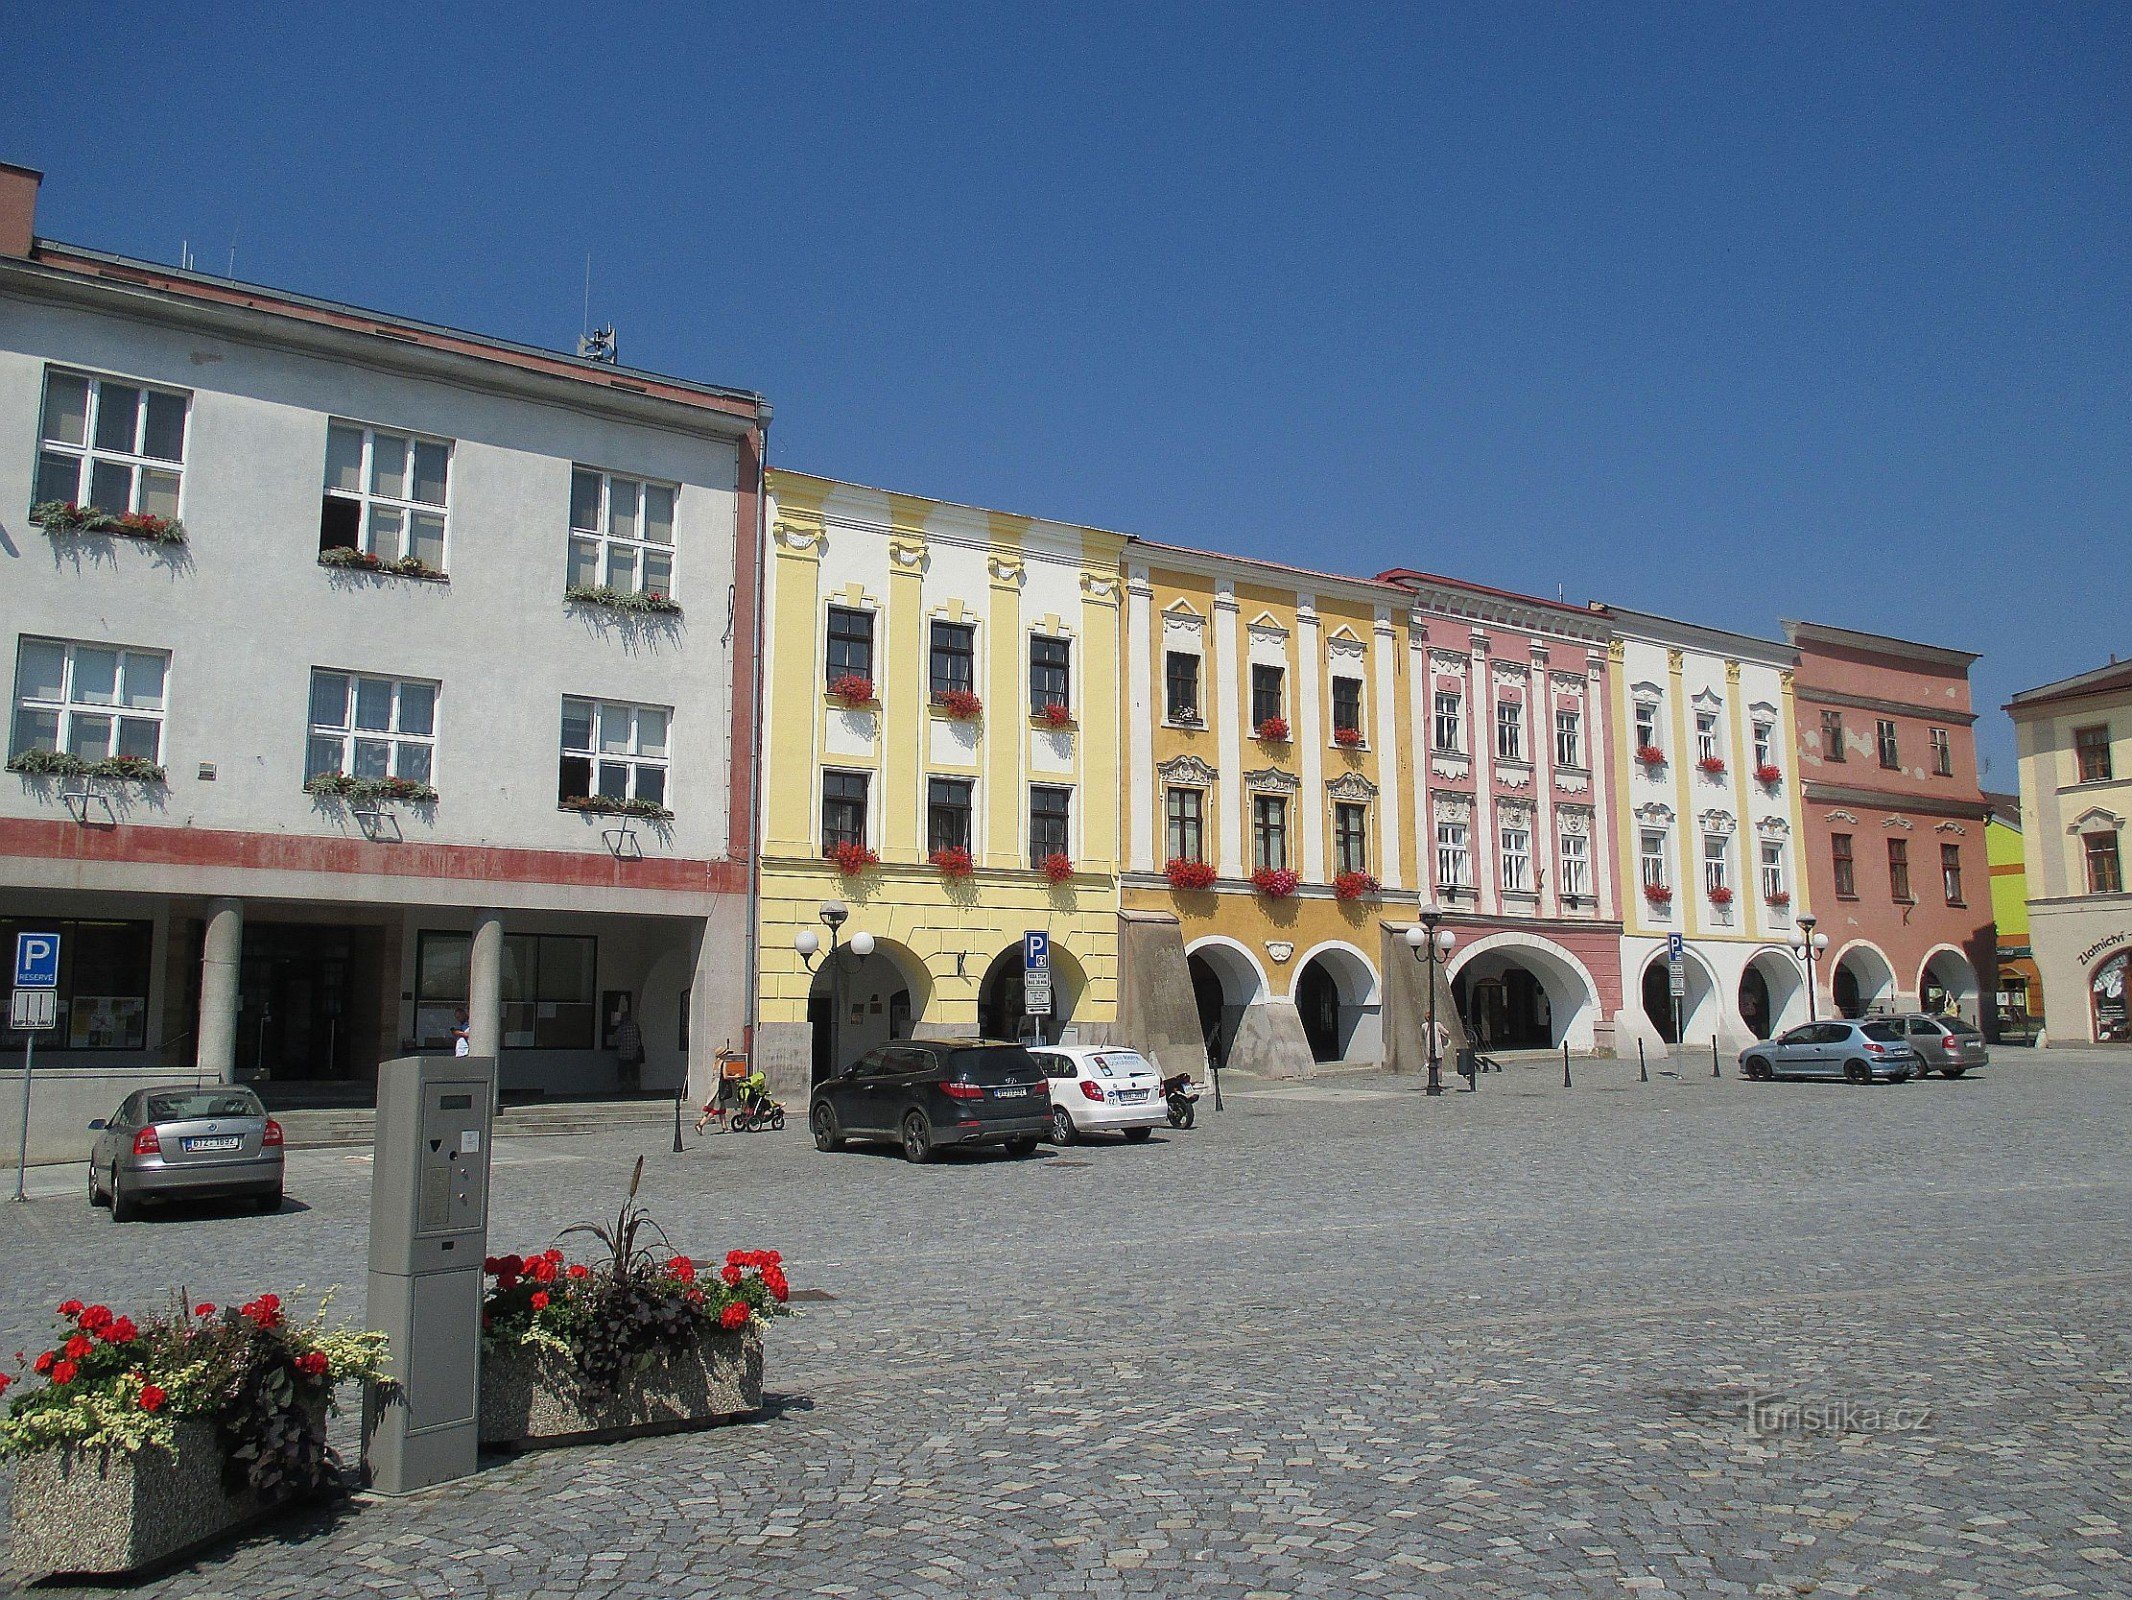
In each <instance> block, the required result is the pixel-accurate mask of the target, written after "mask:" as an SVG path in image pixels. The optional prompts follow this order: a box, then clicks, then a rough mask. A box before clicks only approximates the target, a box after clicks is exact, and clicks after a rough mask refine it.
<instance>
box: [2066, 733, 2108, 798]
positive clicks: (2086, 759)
mask: <svg viewBox="0 0 2132 1600" xmlns="http://www.w3.org/2000/svg"><path fill="white" fill-rule="evenodd" d="M2073 753H2074V755H2075V757H2076V758H2077V759H2078V761H2079V763H2080V777H2079V779H2078V781H2079V782H2081V783H2101V782H2102V781H2103V780H2105V779H2106V778H2108V777H2109V776H2110V775H2111V772H2110V728H2109V724H2107V723H2105V724H2103V725H2102V726H2101V727H2099V728H2075V729H2074V730H2073Z"/></svg>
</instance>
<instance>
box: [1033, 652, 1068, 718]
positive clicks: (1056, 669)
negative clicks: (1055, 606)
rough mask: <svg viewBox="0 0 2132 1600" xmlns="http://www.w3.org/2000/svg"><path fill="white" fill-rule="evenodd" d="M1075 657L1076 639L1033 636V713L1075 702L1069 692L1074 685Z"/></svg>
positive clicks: (1039, 713)
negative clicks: (1074, 643)
mask: <svg viewBox="0 0 2132 1600" xmlns="http://www.w3.org/2000/svg"><path fill="white" fill-rule="evenodd" d="M1072 659H1073V642H1072V641H1071V640H1070V639H1047V638H1045V637H1044V636H1043V635H1042V634H1031V635H1030V637H1029V709H1030V710H1031V711H1032V712H1034V713H1036V714H1038V715H1042V714H1043V712H1044V711H1045V710H1046V709H1047V708H1048V707H1051V706H1070V705H1072V704H1073V700H1072V698H1071V696H1070V694H1069V693H1068V691H1069V689H1070V688H1071V686H1072V673H1071V666H1070V663H1071V661H1072Z"/></svg>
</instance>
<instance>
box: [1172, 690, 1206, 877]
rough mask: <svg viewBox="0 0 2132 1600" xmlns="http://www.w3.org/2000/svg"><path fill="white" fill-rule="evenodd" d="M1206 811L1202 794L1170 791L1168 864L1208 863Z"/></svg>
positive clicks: (1189, 791)
mask: <svg viewBox="0 0 2132 1600" xmlns="http://www.w3.org/2000/svg"><path fill="white" fill-rule="evenodd" d="M1195 659H1196V658H1195ZM1206 808H1207V797H1206V794H1205V792H1204V791H1203V790H1199V789H1172V790H1170V791H1169V798H1168V810H1169V824H1170V841H1169V842H1170V850H1169V859H1170V860H1172V861H1204V860H1206V859H1207V831H1206Z"/></svg>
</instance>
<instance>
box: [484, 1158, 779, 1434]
mask: <svg viewBox="0 0 2132 1600" xmlns="http://www.w3.org/2000/svg"><path fill="white" fill-rule="evenodd" d="M643 1170H644V1164H643V1161H642V1159H641V1158H640V1159H639V1161H638V1163H637V1175H636V1177H634V1178H632V1180H631V1182H630V1198H629V1199H628V1201H627V1202H625V1204H624V1205H623V1208H622V1211H621V1213H620V1215H619V1216H617V1217H616V1218H615V1219H614V1220H613V1221H611V1222H605V1223H593V1224H580V1225H579V1226H577V1227H575V1228H570V1229H566V1230H565V1237H567V1236H569V1235H570V1234H578V1233H582V1234H585V1235H587V1236H588V1237H590V1238H591V1239H592V1240H594V1241H595V1242H596V1243H597V1244H598V1245H599V1247H600V1249H599V1252H598V1255H597V1257H596V1259H594V1260H591V1261H583V1262H573V1261H571V1260H569V1259H568V1257H567V1256H566V1255H565V1254H564V1252H563V1251H562V1250H561V1249H560V1248H558V1247H554V1246H551V1247H549V1248H548V1249H546V1250H544V1251H541V1252H540V1253H539V1254H537V1255H528V1256H492V1257H490V1258H489V1259H488V1260H487V1261H486V1262H484V1263H483V1266H484V1269H485V1271H486V1273H487V1276H488V1279H489V1289H488V1293H487V1296H486V1298H485V1300H484V1302H483V1306H482V1318H481V1322H482V1335H481V1442H482V1443H483V1444H485V1445H500V1446H505V1447H511V1448H525V1447H528V1446H538V1445H549V1444H565V1443H575V1442H583V1441H589V1440H592V1439H603V1438H619V1437H625V1436H628V1435H632V1434H641V1433H663V1432H670V1431H673V1430H675V1429H679V1428H688V1427H702V1426H705V1425H707V1424H709V1423H712V1422H715V1421H718V1420H720V1419H722V1418H725V1417H733V1416H742V1415H746V1414H747V1413H749V1412H752V1411H756V1410H758V1409H760V1408H761V1406H762V1379H763V1345H762V1330H763V1329H764V1328H765V1327H766V1326H767V1325H768V1324H769V1323H770V1322H771V1321H772V1320H773V1319H775V1318H777V1317H781V1316H784V1315H785V1314H786V1312H787V1304H786V1302H787V1300H788V1298H789V1296H790V1294H791V1287H790V1285H789V1284H788V1283H787V1282H786V1280H785V1268H784V1262H783V1259H782V1258H781V1257H780V1256H779V1255H778V1253H777V1252H776V1251H775V1250H734V1251H729V1252H728V1253H727V1255H726V1256H725V1259H724V1260H723V1261H722V1262H720V1263H717V1264H715V1265H714V1264H713V1263H710V1262H703V1263H698V1262H696V1261H694V1260H692V1259H690V1258H689V1257H688V1256H686V1255H682V1254H679V1253H677V1252H675V1251H674V1250H673V1248H672V1246H671V1245H670V1244H668V1243H667V1241H666V1238H665V1236H664V1234H662V1233H661V1232H660V1231H659V1229H658V1227H657V1226H656V1225H655V1224H654V1223H652V1222H651V1220H650V1219H649V1218H648V1217H647V1216H646V1215H645V1213H644V1211H643V1209H642V1208H641V1207H640V1206H638V1204H637V1203H636V1191H637V1185H638V1183H639V1182H640V1181H641V1179H642V1175H643ZM652 1241H656V1242H657V1245H658V1248H656V1249H654V1248H653V1247H652Z"/></svg>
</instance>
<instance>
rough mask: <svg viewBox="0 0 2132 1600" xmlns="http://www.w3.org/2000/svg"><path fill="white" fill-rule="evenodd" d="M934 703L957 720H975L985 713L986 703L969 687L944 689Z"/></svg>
mask: <svg viewBox="0 0 2132 1600" xmlns="http://www.w3.org/2000/svg"><path fill="white" fill-rule="evenodd" d="M933 704H934V705H936V706H938V707H939V708H940V710H941V711H942V712H943V713H945V714H946V715H947V716H948V717H949V718H951V719H952V720H954V721H956V722H975V721H976V720H977V719H978V718H979V717H981V716H983V715H984V714H985V703H984V702H983V701H982V700H980V699H978V698H977V696H976V695H974V694H972V693H971V692H970V691H969V690H967V689H945V690H942V691H941V692H940V693H939V694H936V695H934V696H933Z"/></svg>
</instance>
